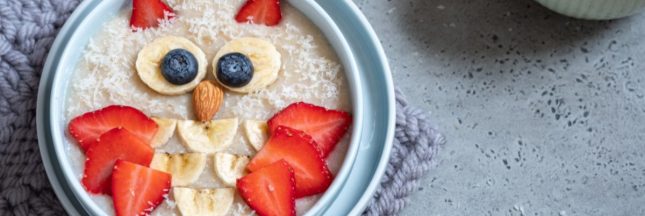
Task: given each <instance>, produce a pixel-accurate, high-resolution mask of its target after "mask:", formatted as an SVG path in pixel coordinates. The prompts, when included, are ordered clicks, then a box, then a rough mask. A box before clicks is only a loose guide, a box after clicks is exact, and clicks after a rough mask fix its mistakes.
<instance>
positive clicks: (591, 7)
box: [536, 0, 645, 20]
mask: <svg viewBox="0 0 645 216" xmlns="http://www.w3.org/2000/svg"><path fill="white" fill-rule="evenodd" d="M536 1H537V2H539V3H540V4H542V5H544V6H545V7H547V8H549V9H551V10H553V11H555V12H558V13H561V14H564V15H567V16H571V17H575V18H581V19H591V20H608V19H617V18H622V17H626V16H630V15H633V14H636V13H638V12H640V11H642V9H643V8H645V0H536Z"/></svg>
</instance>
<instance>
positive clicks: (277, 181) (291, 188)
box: [236, 160, 296, 216]
mask: <svg viewBox="0 0 645 216" xmlns="http://www.w3.org/2000/svg"><path fill="white" fill-rule="evenodd" d="M295 184H296V182H295V178H294V173H293V169H292V168H291V166H290V165H289V164H288V163H287V162H286V161H284V160H279V161H276V162H274V163H272V164H269V165H268V166H266V167H264V168H262V169H259V170H256V171H255V172H253V173H251V174H248V175H246V176H244V177H242V178H240V179H238V180H237V184H236V186H237V190H238V191H239V193H240V196H242V198H243V199H244V201H245V202H246V203H247V204H248V205H249V206H250V207H251V208H252V209H253V210H254V211H255V213H257V214H258V215H260V216H295V215H296V210H295Z"/></svg>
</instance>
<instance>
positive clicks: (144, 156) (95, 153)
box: [82, 128, 154, 194]
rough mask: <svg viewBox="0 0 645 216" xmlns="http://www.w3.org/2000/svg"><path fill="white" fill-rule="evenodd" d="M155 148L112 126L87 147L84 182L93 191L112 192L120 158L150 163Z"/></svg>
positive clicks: (139, 162)
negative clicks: (115, 171) (111, 188)
mask: <svg viewBox="0 0 645 216" xmlns="http://www.w3.org/2000/svg"><path fill="white" fill-rule="evenodd" d="M153 154H154V150H153V149H152V147H150V145H148V144H147V143H144V142H143V141H141V140H140V139H139V138H137V137H136V136H135V135H133V134H131V133H130V132H128V130H126V129H123V128H115V129H112V130H110V131H108V132H106V133H104V134H103V135H101V137H100V138H99V139H98V142H97V143H96V144H94V145H92V146H90V147H89V148H88V149H87V152H86V156H87V159H85V170H84V171H83V180H82V182H83V185H84V186H85V188H86V189H87V191H89V192H91V193H104V194H109V193H110V185H111V183H110V180H111V179H110V175H112V168H113V167H114V164H115V163H116V161H117V160H126V161H130V162H133V163H137V164H141V165H144V166H148V165H149V164H150V161H151V160H152V156H153Z"/></svg>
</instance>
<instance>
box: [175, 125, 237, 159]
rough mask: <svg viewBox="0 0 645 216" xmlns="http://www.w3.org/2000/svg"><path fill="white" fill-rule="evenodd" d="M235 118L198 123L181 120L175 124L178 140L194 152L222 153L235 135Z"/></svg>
mask: <svg viewBox="0 0 645 216" xmlns="http://www.w3.org/2000/svg"><path fill="white" fill-rule="evenodd" d="M237 127H238V120H237V118H230V119H220V120H211V121H208V122H203V123H202V122H198V121H192V120H183V121H179V122H178V123H177V130H178V131H179V138H181V140H182V142H183V144H184V145H185V146H186V147H187V148H189V149H190V150H191V151H194V152H202V153H207V154H211V153H215V152H219V151H223V150H224V149H226V148H228V147H229V146H230V145H231V144H232V143H233V138H234V137H235V133H237Z"/></svg>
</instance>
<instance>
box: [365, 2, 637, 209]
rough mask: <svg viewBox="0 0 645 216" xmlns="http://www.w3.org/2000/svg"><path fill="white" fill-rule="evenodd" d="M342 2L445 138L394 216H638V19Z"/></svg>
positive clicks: (526, 6) (514, 6)
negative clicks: (361, 17) (363, 19)
mask: <svg viewBox="0 0 645 216" xmlns="http://www.w3.org/2000/svg"><path fill="white" fill-rule="evenodd" d="M354 1H355V2H356V3H357V4H358V5H359V6H360V7H361V9H362V10H363V11H364V13H365V14H366V15H367V17H368V19H369V20H370V22H371V23H372V24H373V25H374V27H375V29H376V31H377V33H378V34H379V36H380V38H381V41H382V43H383V45H384V47H385V50H386V52H387V54H388V57H389V59H390V63H391V65H392V69H393V71H394V72H393V73H394V77H395V80H396V82H397V85H398V86H399V87H400V88H402V89H403V90H404V92H405V93H407V95H408V97H409V98H413V103H414V104H415V105H418V106H421V107H423V108H426V109H428V110H429V111H431V112H432V113H433V117H434V119H436V122H437V123H438V124H439V125H440V128H441V129H442V131H443V132H444V133H445V135H446V136H447V139H448V144H447V145H446V146H444V147H443V149H442V152H441V154H440V156H439V158H438V163H437V167H436V168H435V169H434V170H432V171H431V173H430V174H429V175H428V176H427V177H426V178H425V179H423V180H422V181H421V182H422V183H421V186H420V187H419V189H418V192H416V193H415V194H414V195H413V196H412V197H411V198H410V200H411V205H409V206H408V207H407V208H406V209H405V211H404V212H403V214H402V215H432V216H435V215H527V216H528V215H559V216H565V215H619V216H622V215H645V154H644V152H645V142H644V136H645V124H642V123H643V122H645V85H644V83H643V82H645V43H644V42H643V40H645V15H638V16H635V17H631V18H628V19H622V20H617V21H611V22H592V21H580V20H574V19H570V18H566V17H563V16H560V15H557V14H555V13H552V12H550V11H548V10H547V9H545V8H543V7H541V6H540V5H538V4H536V3H534V2H532V1H530V0H475V1H473V0H354Z"/></svg>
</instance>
